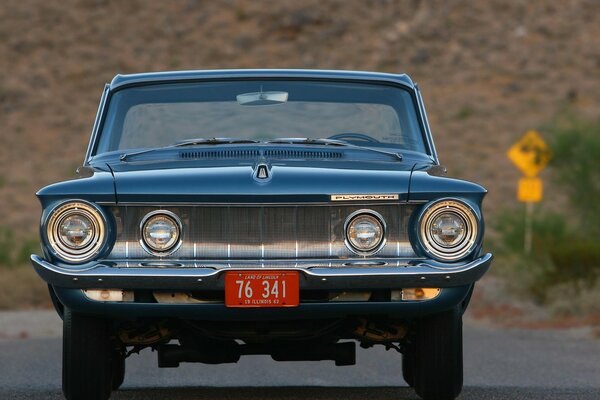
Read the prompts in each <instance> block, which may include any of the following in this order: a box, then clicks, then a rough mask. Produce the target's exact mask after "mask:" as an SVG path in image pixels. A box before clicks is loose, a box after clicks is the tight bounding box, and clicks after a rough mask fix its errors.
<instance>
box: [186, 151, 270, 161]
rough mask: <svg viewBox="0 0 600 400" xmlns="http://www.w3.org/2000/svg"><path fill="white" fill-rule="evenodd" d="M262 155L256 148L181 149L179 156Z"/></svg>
mask: <svg viewBox="0 0 600 400" xmlns="http://www.w3.org/2000/svg"><path fill="white" fill-rule="evenodd" d="M259 156H260V151H258V150H256V149H231V150H197V151H181V152H179V157H180V158H183V159H186V160H192V159H199V158H201V159H213V160H214V159H219V158H256V157H259Z"/></svg>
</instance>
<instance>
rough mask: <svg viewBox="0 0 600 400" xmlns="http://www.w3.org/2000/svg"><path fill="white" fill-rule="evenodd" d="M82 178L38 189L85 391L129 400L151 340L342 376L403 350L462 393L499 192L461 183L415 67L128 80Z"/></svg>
mask: <svg viewBox="0 0 600 400" xmlns="http://www.w3.org/2000/svg"><path fill="white" fill-rule="evenodd" d="M77 172H78V178H77V179H74V180H69V181H65V182H59V183H56V184H53V185H50V186H47V187H45V188H43V189H41V190H40V191H39V192H38V193H37V196H38V197H39V200H40V202H41V205H42V210H43V211H42V216H41V228H40V235H41V241H42V248H43V256H38V255H32V256H31V261H32V263H33V267H34V268H35V270H36V271H37V273H38V274H39V275H40V277H41V278H42V279H44V280H45V281H46V282H47V283H48V286H49V290H50V296H51V298H52V300H53V303H54V305H55V307H56V310H57V312H58V313H59V314H60V316H61V317H62V319H63V325H64V335H63V365H62V371H63V382H62V386H63V392H64V394H65V397H66V398H67V399H69V400H76V399H87V400H89V399H98V400H100V399H107V398H109V397H110V394H111V391H112V390H116V389H118V388H119V386H120V385H121V384H122V383H123V379H124V374H125V360H126V358H127V357H129V356H130V355H131V354H133V353H136V352H138V351H139V350H140V349H143V348H152V349H153V350H156V352H157V354H158V365H159V366H160V367H177V366H178V365H179V364H180V363H182V362H202V363H209V364H216V363H234V362H237V361H238V360H239V359H240V357H241V356H243V355H248V354H265V355H270V356H271V357H272V358H273V359H274V360H277V361H322V360H330V361H333V362H335V364H336V365H340V366H342V365H352V364H354V363H355V351H356V350H355V347H356V344H357V343H358V344H359V345H360V346H361V347H363V348H369V347H372V346H376V345H381V346H385V347H386V348H387V349H395V350H397V351H398V352H399V353H401V355H402V372H403V377H400V376H398V383H399V384H400V383H401V382H402V378H404V380H405V381H406V382H407V383H408V384H409V385H410V386H412V387H414V389H415V391H416V393H417V394H418V395H419V396H421V397H422V398H423V399H426V400H429V399H435V400H440V399H442V400H443V399H454V398H455V397H456V396H458V394H459V393H460V391H461V389H462V373H463V361H462V357H463V356H462V315H463V313H464V311H465V309H466V308H467V305H468V303H469V299H470V298H471V294H472V293H473V288H474V285H475V282H476V281H477V280H478V279H479V278H481V276H482V275H483V274H484V273H485V272H486V271H487V270H488V268H489V266H490V262H491V259H492V256H491V254H485V253H483V252H482V249H481V247H482V238H483V231H484V224H483V216H482V210H481V203H482V200H483V197H484V196H485V194H486V190H485V189H484V188H483V187H481V186H479V185H477V184H475V183H471V182H467V181H463V180H457V179H451V178H448V177H446V176H445V169H444V167H443V166H441V165H440V163H439V160H438V155H437V153H436V150H435V146H434V143H433V139H432V136H431V132H430V129H429V125H428V122H427V115H426V113H425V108H424V105H423V101H422V98H421V94H420V91H419V88H418V86H417V85H416V84H415V83H413V81H412V80H411V79H410V78H409V77H408V76H407V75H397V74H384V73H371V72H348V71H312V70H224V71H188V72H164V73H147V74H135V75H117V76H116V77H115V78H114V79H113V80H112V82H111V83H110V84H107V85H106V86H105V88H104V92H103V94H102V98H101V101H100V107H99V109H98V113H97V116H96V120H95V122H94V126H93V129H92V135H91V140H90V142H89V146H88V148H87V152H86V153H85V157H84V159H83V165H82V167H80V168H79V169H78V171H77ZM398 360H399V361H400V358H399V359H398Z"/></svg>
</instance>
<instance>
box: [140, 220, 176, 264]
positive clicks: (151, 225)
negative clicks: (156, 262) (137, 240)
mask: <svg viewBox="0 0 600 400" xmlns="http://www.w3.org/2000/svg"><path fill="white" fill-rule="evenodd" d="M141 234H142V246H143V247H144V248H146V249H147V250H148V251H149V252H150V253H152V254H155V255H161V256H162V255H167V254H170V253H172V252H174V251H175V250H177V248H178V247H179V245H180V244H181V241H180V237H181V221H180V220H179V218H178V217H177V216H176V215H175V214H173V213H172V212H170V211H166V210H159V211H154V212H151V213H149V214H147V215H146V216H145V217H144V219H143V221H142V224H141Z"/></svg>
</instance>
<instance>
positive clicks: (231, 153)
mask: <svg viewBox="0 0 600 400" xmlns="http://www.w3.org/2000/svg"><path fill="white" fill-rule="evenodd" d="M261 156H262V157H265V158H274V159H285V160H306V159H310V160H314V159H321V160H322V159H340V158H343V157H344V153H343V152H341V151H331V150H294V149H267V150H258V149H228V150H189V151H180V152H179V157H180V158H182V159H184V160H197V159H205V160H206V159H208V160H216V159H223V158H257V157H261Z"/></svg>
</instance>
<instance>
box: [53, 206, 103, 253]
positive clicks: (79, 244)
mask: <svg viewBox="0 0 600 400" xmlns="http://www.w3.org/2000/svg"><path fill="white" fill-rule="evenodd" d="M105 230H106V229H105V222H104V219H103V217H102V214H101V213H100V212H99V211H98V209H97V208H96V207H95V206H93V205H92V204H90V203H87V202H81V201H74V202H68V203H64V204H62V205H60V206H59V207H57V208H56V209H54V210H53V211H52V212H51V213H50V216H49V218H48V222H47V224H46V236H47V238H48V243H49V244H50V247H51V248H52V250H53V251H54V253H55V254H56V255H57V256H58V257H59V258H61V259H63V260H64V261H67V262H71V263H80V262H85V261H88V260H90V259H91V258H93V257H94V256H95V255H96V254H97V253H98V251H99V250H100V248H101V247H102V245H103V244H104V239H105Z"/></svg>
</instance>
